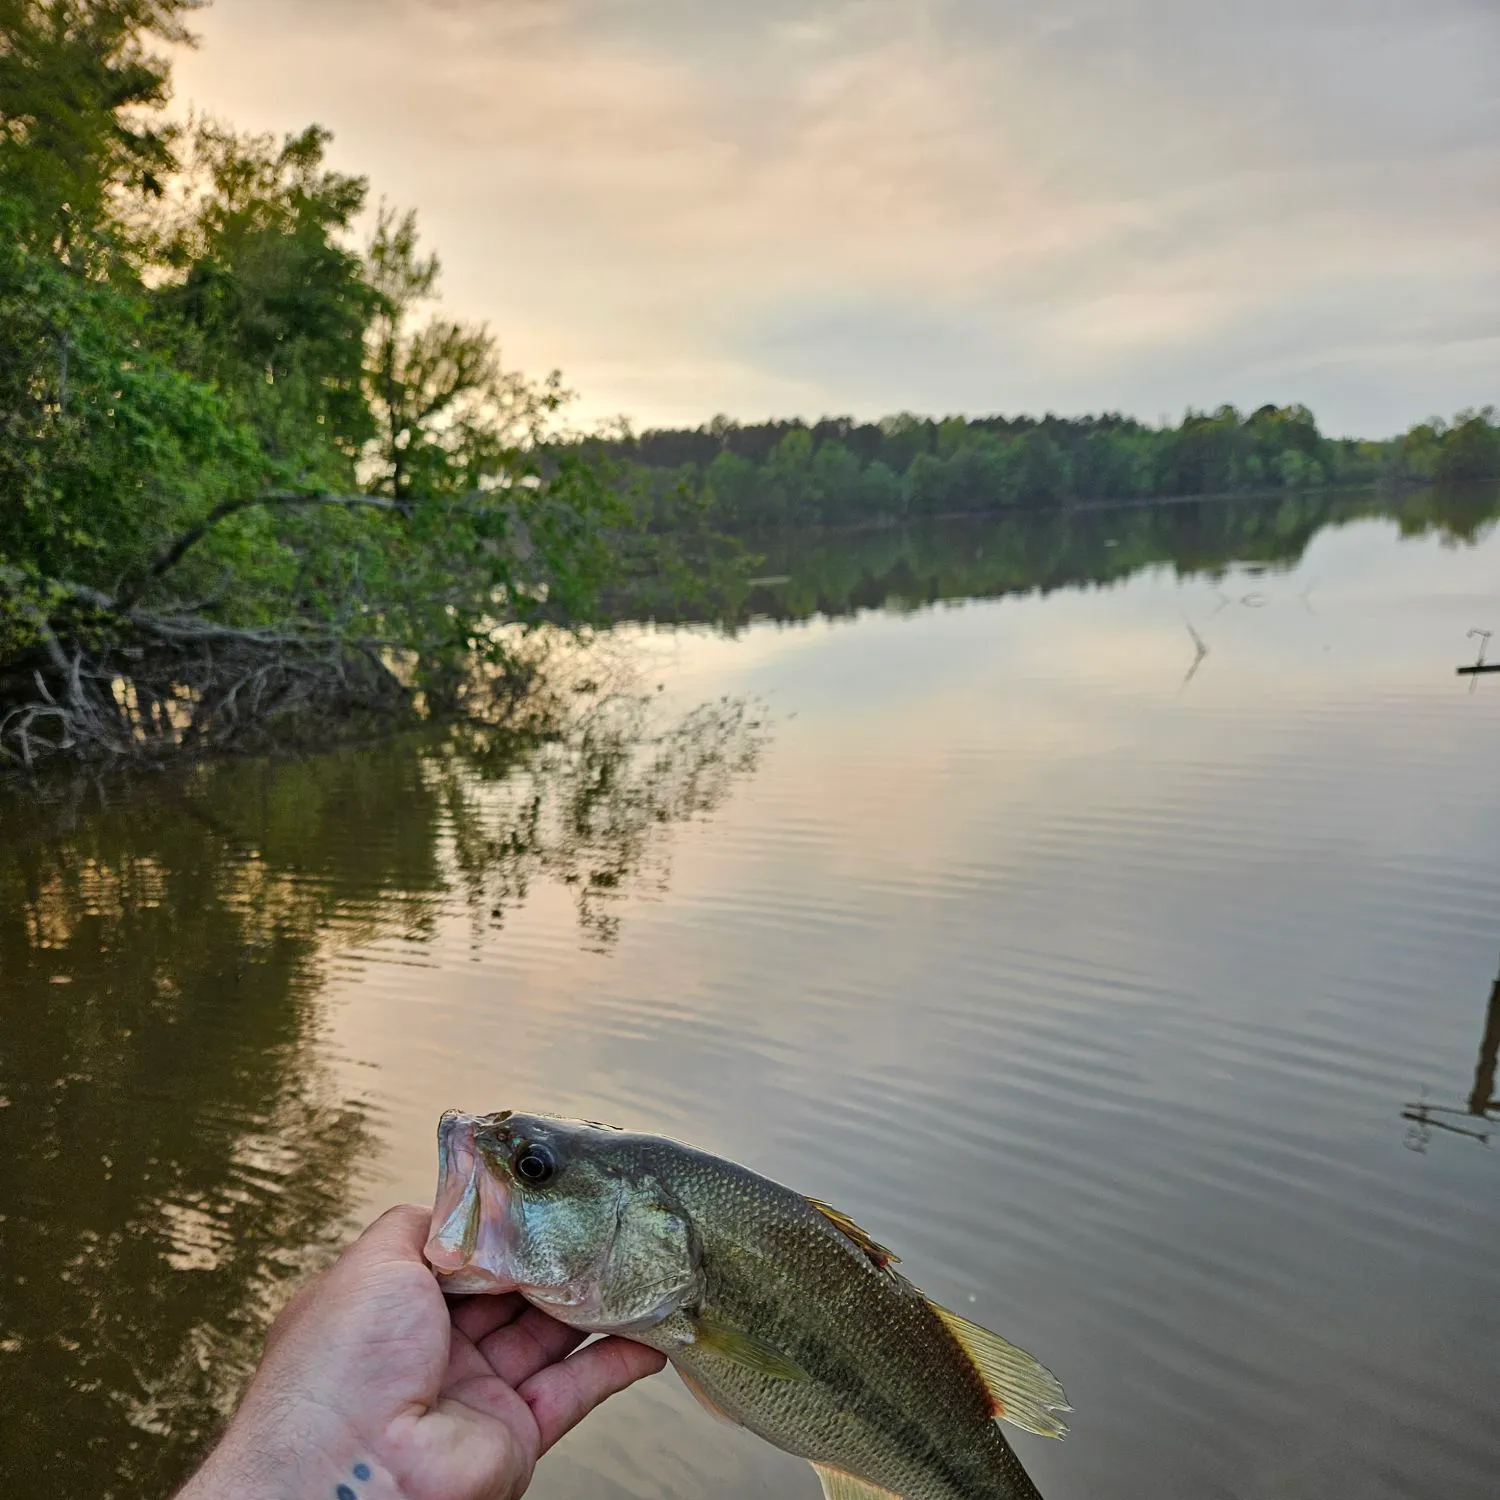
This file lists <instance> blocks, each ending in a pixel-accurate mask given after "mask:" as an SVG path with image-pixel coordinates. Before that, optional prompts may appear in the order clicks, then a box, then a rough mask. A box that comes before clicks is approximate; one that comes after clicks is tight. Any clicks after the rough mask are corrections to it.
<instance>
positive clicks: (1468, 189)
mask: <svg viewBox="0 0 1500 1500" xmlns="http://www.w3.org/2000/svg"><path fill="white" fill-rule="evenodd" d="M197 30H198V31H199V33H200V34H201V36H202V39H203V41H202V46H201V48H200V49H199V50H198V51H196V52H195V53H192V54H190V55H189V56H187V57H185V58H184V59H183V60H182V61H181V63H180V64H179V67H178V72H177V102H178V105H179V106H187V105H192V106H195V107H197V108H199V109H201V110H203V111H205V112H208V113H211V114H215V115H219V116H222V117H224V118H225V119H227V120H229V121H232V122H233V123H235V124H236V125H238V126H240V127H241V128H246V129H257V130H274V131H278V132H282V131H289V130H294V129H298V128H300V127H302V126H303V125H305V124H307V123H308V122H310V121H314V120H315V121H318V122H319V123H322V124H324V125H327V126H328V127H329V128H331V129H332V130H333V131H334V132H335V134H336V140H335V143H334V147H333V161H334V163H335V164H336V165H337V166H339V167H340V168H342V169H345V170H351V171H357V172H360V173H364V174H367V175H368V176H369V177H370V179H371V185H372V193H373V196H374V197H375V198H376V199H378V198H380V197H382V196H384V197H385V198H386V199H388V200H389V201H390V202H391V203H393V204H395V205H397V206H399V207H403V208H405V207H413V208H416V209H417V210H418V212H419V214H420V218H421V222H422V224H423V225H424V226H425V231H426V238H427V243H428V244H429V245H431V246H432V247H433V248H435V249H437V250H438V251H439V252H440V254H441V256H442V258H443V262H444V266H445V279H444V289H445V304H446V306H447V308H448V309H449V310H450V311H451V312H453V313H455V314H459V315H462V316H465V317H472V318H476V319H484V320H486V321H488V322H489V323H490V324H491V325H492V326H493V327H494V328H495V329H496V330H497V331H498V332H499V334H500V336H501V338H502V340H503V344H504V348H505V351H506V354H507V357H508V360H509V361H510V362H511V363H512V364H514V365H519V366H520V367H521V368H523V369H526V370H528V371H530V372H533V373H536V374H541V373H544V372H545V371H546V370H548V369H550V368H552V367H554V366H557V367H561V369H562V370H563V372H564V374H565V376H566V377H567V379H568V381H569V383H570V384H571V385H573V386H574V387H575V388H576V389H578V390H579V391H580V392H581V393H582V396H583V398H584V399H583V403H582V406H581V410H582V412H583V414H584V415H586V416H589V417H604V416H609V415H613V414H616V413H622V414H626V415H628V416H630V417H631V419H632V420H633V421H634V422H635V423H636V424H637V425H638V426H640V425H655V424H668V423H671V424H676V423H697V422H701V421H704V420H706V419H707V418H709V417H710V416H712V415H713V414H714V413H716V412H721V411H722V412H727V413H730V414H732V415H734V416H736V417H739V418H741V419H743V420H754V419H758V418H762V417H765V416H770V415H777V416H794V415H802V416H807V417H816V416H819V415H824V414H830V413H850V414H854V415H858V416H863V417H871V416H878V415H881V414H884V413H887V412H892V411H897V410H901V409H910V410H916V411H922V412H933V413H943V412H960V411H961V412H966V413H970V414H978V413H984V412H993V411H1007V412H1016V411H1030V412H1041V411H1043V410H1048V409H1050V410H1055V411H1065V412H1081V411H1087V410H1099V409H1103V408H1109V409H1117V410H1123V411H1126V412H1129V413H1132V414H1133V415H1136V416H1139V417H1142V418H1145V419H1147V420H1153V421H1154V420H1157V419H1159V418H1161V417H1164V416H1169V417H1171V418H1173V419H1175V418H1176V417H1177V416H1179V415H1180V414H1181V411H1182V410H1183V408H1184V407H1186V406H1187V405H1190V404H1191V405H1194V406H1199V407H1202V406H1214V405H1217V404H1218V403H1220V402H1222V401H1232V402H1235V403H1237V404H1239V405H1241V406H1244V407H1253V406H1256V405H1259V404H1260V403H1261V402H1263V401H1268V400H1269V401H1277V402H1287V401H1299V400H1300V401H1305V402H1307V403H1308V404H1309V405H1311V406H1312V407H1313V408H1314V410H1315V411H1316V412H1317V413H1318V415H1319V417H1320V419H1321V420H1322V423H1323V426H1324V428H1325V430H1327V431H1330V432H1332V433H1335V434H1343V433H1358V434H1360V435H1364V436H1372V437H1374V436H1384V435H1387V434H1388V433H1390V432H1391V431H1393V430H1395V429H1398V428H1400V427H1404V426H1405V425H1407V424H1409V423H1410V422H1412V421H1415V420H1418V419H1420V418H1422V417H1424V416H1427V415H1429V414H1430V413H1433V412H1450V413H1451V412H1452V411H1454V410H1455V409H1457V408H1459V407H1463V406H1470V405H1481V404H1484V403H1486V402H1490V401H1495V400H1500V254H1497V246H1500V9H1497V7H1496V6H1495V5H1494V4H1493V3H1492V0H1265V3H1262V4H1260V5H1258V6H1253V7H1249V6H1228V5H1213V4H1209V5H1205V4H1203V3H1202V0H1057V3H1054V4H1049V5H1045V6H1039V5H1036V4H1034V3H1022V0H849V3H844V4H819V3H813V0H801V3H795V4H794V3H790V0H758V3H753V4H746V3H742V0H217V3H216V4H215V5H214V6H213V8H211V9H210V10H208V11H206V12H204V13H203V14H202V15H201V16H200V17H199V18H198V24H197Z"/></svg>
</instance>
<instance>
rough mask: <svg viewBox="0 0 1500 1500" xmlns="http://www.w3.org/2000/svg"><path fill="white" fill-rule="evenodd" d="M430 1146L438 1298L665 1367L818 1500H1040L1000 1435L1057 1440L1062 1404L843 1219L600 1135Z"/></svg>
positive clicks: (716, 1169)
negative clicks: (568, 1330) (801, 1477)
mask: <svg viewBox="0 0 1500 1500" xmlns="http://www.w3.org/2000/svg"><path fill="white" fill-rule="evenodd" d="M439 1142H440V1154H441V1159H442V1173H441V1177H440V1180H439V1185H438V1195H437V1200H436V1202H435V1204H434V1209H433V1228H432V1235H431V1238H430V1239H429V1241H428V1246H427V1254H428V1259H429V1260H430V1261H431V1263H432V1265H433V1268H434V1269H435V1270H436V1271H437V1272H438V1274H439V1275H440V1276H441V1277H442V1278H443V1279H444V1281H445V1282H446V1284H447V1286H448V1288H449V1289H450V1290H452V1291H458V1292H486V1291H488V1292H503V1291H510V1290H519V1291H520V1292H521V1294H522V1295H523V1296H524V1297H526V1298H527V1299H528V1300H529V1301H531V1302H533V1303H535V1304H536V1305H537V1306H538V1307H541V1308H543V1309H544V1310H545V1311H546V1312H548V1313H550V1314H551V1315H552V1316H553V1317H556V1318H559V1319H561V1320H562V1321H564V1322H566V1323H570V1324H572V1325H573V1326H574V1327H577V1328H581V1329H587V1330H589V1331H592V1332H608V1333H617V1334H622V1335H624V1336H625V1337H628V1338H633V1339H637V1340H639V1341H640V1342H641V1343H644V1344H649V1345H651V1346H652V1347H653V1348H657V1349H660V1350H662V1351H663V1352H664V1353H665V1354H666V1355H667V1356H668V1358H669V1359H671V1360H672V1362H673V1363H674V1364H675V1365H676V1367H677V1369H678V1370H679V1372H680V1373H681V1374H682V1376H683V1378H684V1380H685V1381H686V1382H687V1384H688V1385H689V1388H690V1389H692V1390H693V1391H694V1394H695V1395H697V1396H698V1398H699V1399H700V1400H701V1401H703V1403H704V1404H705V1405H707V1406H709V1407H710V1409H713V1410H717V1411H718V1412H719V1413H720V1414H722V1415H723V1416H725V1417H727V1418H728V1419H729V1420H731V1421H733V1422H737V1423H739V1424H741V1425H743V1426H744V1427H746V1428H748V1429H750V1430H751V1431H752V1432H755V1433H757V1434H759V1435H760V1436H761V1437H764V1438H765V1439H767V1440H768V1441H769V1442H772V1443H774V1444H775V1445H776V1446H777V1447H779V1448H782V1449H784V1450H786V1451H787V1452H789V1453H794V1454H797V1455H799V1456H800V1457H803V1458H806V1459H808V1460H810V1461H811V1462H812V1463H814V1464H815V1465H817V1466H819V1475H820V1478H821V1479H822V1480H823V1483H824V1488H825V1491H826V1492H827V1493H828V1494H829V1495H830V1496H833V1495H835V1494H837V1495H839V1496H841V1497H842V1496H845V1495H854V1494H856V1493H857V1494H859V1495H861V1496H864V1497H871V1496H874V1495H876V1494H877V1493H879V1492H880V1491H885V1492H889V1493H891V1494H894V1495H897V1496H900V1497H904V1500H1040V1497H1039V1495H1038V1491H1037V1490H1036V1487H1035V1486H1034V1485H1033V1484H1032V1482H1031V1480H1030V1478H1029V1477H1028V1476H1027V1474H1026V1471H1025V1470H1024V1468H1023V1467H1022V1466H1021V1463H1020V1460H1019V1459H1018V1458H1017V1457H1016V1455H1015V1453H1014V1452H1013V1450H1012V1449H1011V1447H1010V1445H1009V1443H1008V1442H1007V1441H1006V1439H1005V1437H1004V1435H1003V1434H1002V1433H1001V1431H1000V1430H999V1428H998V1427H997V1426H996V1424H995V1420H994V1418H995V1416H996V1415H997V1413H1001V1412H1003V1413H1004V1414H1005V1415H1006V1416H1007V1418H1008V1420H1011V1421H1015V1422H1017V1423H1018V1424H1019V1425H1021V1426H1025V1427H1028V1428H1029V1429H1030V1430H1032V1431H1035V1432H1042V1433H1046V1434H1048V1435H1052V1436H1057V1435H1060V1434H1061V1432H1062V1430H1063V1429H1062V1426H1061V1424H1060V1423H1059V1422H1057V1421H1056V1419H1055V1418H1054V1417H1052V1416H1051V1413H1052V1412H1053V1411H1056V1410H1066V1402H1065V1399H1064V1397H1063V1393H1062V1388H1061V1387H1060V1386H1059V1385H1058V1384H1057V1382H1056V1380H1055V1379H1054V1378H1053V1377H1052V1376H1051V1374H1050V1373H1049V1372H1048V1371H1046V1370H1044V1369H1043V1368H1042V1367H1041V1366H1040V1365H1038V1364H1037V1363H1036V1362H1035V1361H1034V1360H1032V1359H1031V1357H1030V1356H1029V1355H1027V1354H1025V1353H1023V1352H1022V1351H1020V1350H1018V1349H1015V1348H1014V1347H1013V1346H1011V1345H1009V1344H1006V1343H1005V1342H1004V1340H1001V1339H999V1338H998V1337H997V1336H996V1335H994V1334H991V1333H988V1332H987V1331H986V1330H983V1329H979V1328H977V1327H975V1326H974V1325H972V1324H969V1323H967V1322H966V1321H965V1320H962V1319H959V1318H957V1317H955V1316H954V1315H953V1314H951V1313H947V1312H945V1311H944V1310H942V1309H940V1308H937V1307H936V1306H935V1305H934V1304H932V1303H930V1302H928V1301H927V1299H926V1298H925V1297H923V1295H922V1294H921V1292H919V1291H918V1290H917V1289H916V1288H915V1287H914V1286H912V1285H911V1283H909V1282H908V1281H906V1280H905V1278H904V1277H902V1276H900V1275H898V1274H897V1273H896V1272H894V1271H893V1270H891V1269H890V1265H889V1262H890V1260H892V1259H893V1257H891V1256H890V1254H889V1252H886V1251H884V1250H882V1249H881V1247H879V1246H878V1245H876V1244H874V1242H873V1241H871V1240H870V1239H869V1238H868V1236H866V1235H865V1234H864V1232H863V1231H862V1230H860V1229H859V1228H858V1226H857V1225H855V1224H854V1223H853V1222H852V1221H851V1220H848V1219H846V1218H845V1217H844V1216H843V1215H841V1214H838V1213H836V1212H835V1211H833V1210H830V1209H827V1208H826V1207H825V1206H824V1205H821V1204H818V1203H816V1202H815V1201H813V1200H811V1199H808V1198H806V1197H803V1196H802V1195H801V1194H800V1193H796V1192H794V1191H792V1190H791V1189H790V1188H787V1187H784V1186H782V1185H781V1184H779V1183H776V1182H773V1181H771V1180H770V1179H768V1178H765V1177H762V1176H760V1175H759V1174H758V1173H756V1172H753V1171H751V1170H750V1169H749V1168H747V1167H743V1166H740V1165H738V1164H737V1163H734V1162H730V1161H725V1160H724V1159H722V1158H720V1157H717V1156H713V1155H710V1154H709V1153H707V1152H704V1151H700V1150H698V1149H696V1148H694V1147H691V1146H685V1145H682V1144H680V1143H679V1142H676V1141H670V1140H666V1139H664V1138H662V1137H658V1136H647V1135H635V1134H630V1133H627V1132H623V1131H615V1130H613V1129H610V1128H609V1127H606V1126H598V1125H590V1124H584V1123H581V1122H578V1121H568V1120H558V1119H553V1118H552V1117H550V1116H541V1115H516V1114H512V1113H511V1112H509V1111H503V1112H501V1113H499V1114H496V1115H488V1116H470V1115H458V1114H450V1115H447V1116H445V1117H444V1120H443V1123H442V1126H441V1127H440V1130H439ZM841 1475H843V1476H854V1477H855V1479H857V1480H859V1481H862V1482H863V1483H862V1484H855V1485H851V1483H850V1481H849V1480H848V1479H845V1478H840V1477H839V1476H841ZM874 1487H878V1489H877V1488H874Z"/></svg>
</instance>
